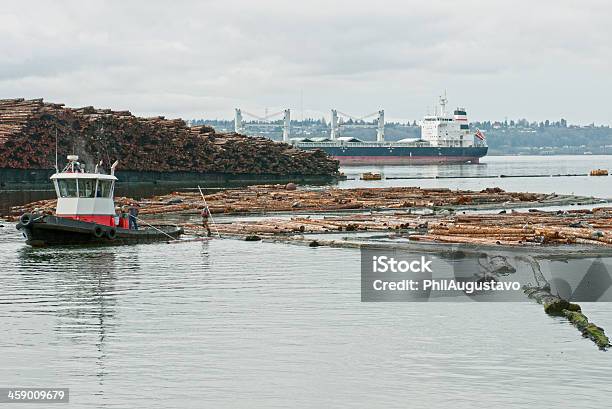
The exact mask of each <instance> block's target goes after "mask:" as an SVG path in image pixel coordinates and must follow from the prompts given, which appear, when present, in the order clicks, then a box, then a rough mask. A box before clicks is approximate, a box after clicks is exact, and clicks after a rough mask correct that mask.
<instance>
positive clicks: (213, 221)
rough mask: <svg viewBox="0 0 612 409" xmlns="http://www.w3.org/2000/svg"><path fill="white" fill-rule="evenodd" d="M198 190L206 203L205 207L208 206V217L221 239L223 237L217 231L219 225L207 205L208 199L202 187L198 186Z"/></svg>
mask: <svg viewBox="0 0 612 409" xmlns="http://www.w3.org/2000/svg"><path fill="white" fill-rule="evenodd" d="M198 190H199V191H200V196H202V200H203V201H204V206H206V210H207V211H208V215H209V216H210V221H211V222H212V224H213V227H214V228H215V232H216V233H217V237H218V238H221V235H220V234H219V229H217V223H215V219H213V217H212V213H211V211H210V209H209V208H208V203H206V198H205V197H204V193H202V188H201V187H200V185H198Z"/></svg>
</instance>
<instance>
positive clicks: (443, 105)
mask: <svg viewBox="0 0 612 409" xmlns="http://www.w3.org/2000/svg"><path fill="white" fill-rule="evenodd" d="M447 102H448V99H446V91H444V96H442V95H440V110H441V112H440V116H446V103H447Z"/></svg>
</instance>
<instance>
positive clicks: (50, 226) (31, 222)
mask: <svg viewBox="0 0 612 409" xmlns="http://www.w3.org/2000/svg"><path fill="white" fill-rule="evenodd" d="M28 216H29V217H28V218H26V220H28V221H27V222H26V223H25V224H24V223H23V220H24V217H23V216H22V221H20V222H19V223H18V224H17V226H16V227H17V230H20V231H21V232H22V233H23V235H24V237H25V239H26V244H29V245H31V246H34V247H44V246H64V245H83V244H98V245H100V244H103V245H120V244H132V243H150V242H155V241H168V240H172V239H176V238H178V237H180V235H181V234H182V233H183V229H182V228H180V227H176V226H157V230H156V229H153V228H145V229H139V230H129V229H122V228H119V227H117V228H113V235H112V236H111V235H109V234H108V231H109V230H110V228H109V227H108V226H103V225H100V224H96V223H91V222H84V221H80V220H74V219H68V218H63V217H57V216H38V217H35V215H28ZM96 230H97V234H96Z"/></svg>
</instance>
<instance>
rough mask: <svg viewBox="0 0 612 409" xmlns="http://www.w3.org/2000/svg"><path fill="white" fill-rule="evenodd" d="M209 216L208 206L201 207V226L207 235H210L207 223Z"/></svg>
mask: <svg viewBox="0 0 612 409" xmlns="http://www.w3.org/2000/svg"><path fill="white" fill-rule="evenodd" d="M209 217H210V212H209V211H208V207H205V208H203V209H202V227H204V228H205V229H206V232H207V234H208V237H210V236H212V233H211V232H210V226H209V225H208V218H209Z"/></svg>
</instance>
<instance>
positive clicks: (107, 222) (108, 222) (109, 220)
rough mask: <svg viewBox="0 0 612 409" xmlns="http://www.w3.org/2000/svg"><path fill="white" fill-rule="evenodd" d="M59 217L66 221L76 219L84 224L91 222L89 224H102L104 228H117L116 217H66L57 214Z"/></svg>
mask: <svg viewBox="0 0 612 409" xmlns="http://www.w3.org/2000/svg"><path fill="white" fill-rule="evenodd" d="M56 216H57V217H63V218H65V219H74V220H80V221H82V222H89V223H97V224H101V225H104V226H112V227H114V226H115V218H114V216H102V215H78V216H76V215H64V214H57V215H56Z"/></svg>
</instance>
